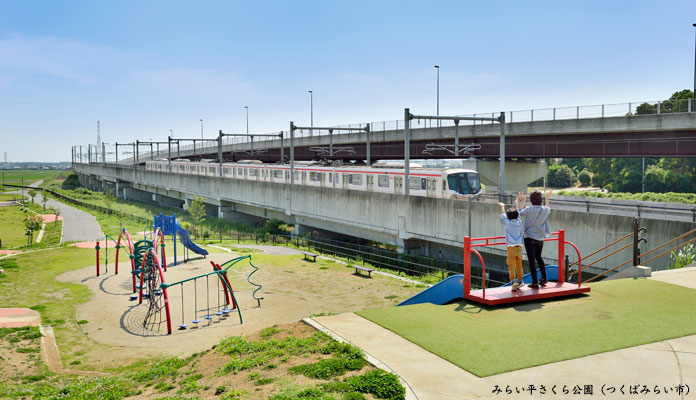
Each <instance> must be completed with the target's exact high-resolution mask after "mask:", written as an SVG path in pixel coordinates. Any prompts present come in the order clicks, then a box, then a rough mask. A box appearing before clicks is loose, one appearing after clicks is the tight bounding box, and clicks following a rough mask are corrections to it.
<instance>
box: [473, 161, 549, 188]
mask: <svg viewBox="0 0 696 400" xmlns="http://www.w3.org/2000/svg"><path fill="white" fill-rule="evenodd" d="M463 164H464V168H468V169H473V170H476V171H478V173H479V177H480V179H481V183H483V184H484V185H486V190H493V191H497V190H498V185H499V179H500V163H499V162H498V161H481V160H466V161H464V162H463ZM546 170H547V167H546V162H545V161H538V162H514V161H508V162H507V166H506V168H505V190H506V191H507V192H513V193H514V192H523V193H526V192H527V185H529V184H530V183H532V182H534V181H535V180H537V179H539V178H542V177H544V176H546Z"/></svg>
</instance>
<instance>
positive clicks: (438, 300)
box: [397, 274, 464, 306]
mask: <svg viewBox="0 0 696 400" xmlns="http://www.w3.org/2000/svg"><path fill="white" fill-rule="evenodd" d="M463 281H464V275H462V274H459V275H452V276H450V277H448V278H445V279H444V280H442V281H440V282H438V283H437V284H436V285H433V286H431V287H429V288H427V289H425V290H424V291H422V292H420V293H418V294H416V295H414V296H413V297H411V298H410V299H407V300H404V301H403V302H401V303H399V304H397V306H409V305H412V304H420V303H433V304H437V305H443V304H446V303H448V302H450V301H452V300H454V299H459V298H461V297H462V295H463V294H464V283H463Z"/></svg>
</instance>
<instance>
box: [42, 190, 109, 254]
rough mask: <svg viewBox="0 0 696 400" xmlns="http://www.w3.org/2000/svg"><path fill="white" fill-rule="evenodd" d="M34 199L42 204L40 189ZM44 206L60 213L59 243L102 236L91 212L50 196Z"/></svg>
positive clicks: (82, 240)
mask: <svg viewBox="0 0 696 400" xmlns="http://www.w3.org/2000/svg"><path fill="white" fill-rule="evenodd" d="M41 182H43V181H37V182H34V183H32V184H31V185H30V186H32V187H38V186H39V185H40V184H41ZM34 201H35V203H37V204H42V203H41V202H42V201H43V196H42V195H41V192H40V191H38V194H37V195H36V198H35V199H34ZM46 207H53V208H55V209H58V210H60V215H61V217H63V239H62V240H61V243H64V242H76V241H77V242H84V241H89V240H97V239H99V238H101V237H102V236H104V234H103V233H102V230H101V227H100V226H99V223H98V222H97V219H96V218H94V216H93V215H92V214H89V213H86V212H84V211H82V210H78V209H77V208H75V207H72V206H69V205H67V204H65V203H61V202H59V201H56V200H53V199H50V198H49V199H48V201H46Z"/></svg>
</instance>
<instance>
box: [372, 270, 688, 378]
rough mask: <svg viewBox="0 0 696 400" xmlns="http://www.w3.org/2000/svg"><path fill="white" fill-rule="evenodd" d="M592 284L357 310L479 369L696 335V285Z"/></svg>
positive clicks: (490, 371)
mask: <svg viewBox="0 0 696 400" xmlns="http://www.w3.org/2000/svg"><path fill="white" fill-rule="evenodd" d="M591 287H592V292H590V294H589V295H585V296H580V297H574V298H570V299H565V300H557V301H545V302H529V303H525V304H521V305H512V306H507V307H497V308H489V307H483V306H480V305H477V304H474V303H469V302H464V301H462V302H457V303H452V304H449V305H445V306H436V305H433V304H418V305H413V306H404V307H389V308H382V309H374V310H366V311H360V312H358V314H359V315H361V316H363V317H364V318H367V319H369V320H370V321H373V322H375V323H376V324H378V325H381V326H383V327H385V328H387V329H389V330H391V331H392V332H395V333H397V334H398V335H400V336H402V337H404V338H406V339H408V340H410V341H411V342H413V343H415V344H417V345H419V346H421V347H423V348H424V349H426V350H428V351H430V352H432V353H434V354H436V355H438V356H440V357H442V358H444V359H446V360H448V361H450V362H452V363H454V364H455V365H458V366H460V367H461V368H464V369H465V370H467V371H469V372H471V373H473V374H475V375H477V376H489V375H495V374H500V373H503V372H508V371H514V370H517V369H522V368H528V367H532V366H535V365H543V364H548V363H552V362H557V361H562V360H568V359H573V358H578V357H583V356H587V355H591V354H597V353H602V352H606V351H611V350H617V349H621V348H627V347H633V346H637V345H641V344H646V343H652V342H657V341H661V340H666V339H672V338H676V337H681V336H686V335H693V334H696V313H694V311H693V310H694V309H695V308H696V290H692V289H688V288H684V287H681V286H675V285H671V284H667V283H662V282H657V281H651V280H645V279H639V280H633V279H621V280H615V281H607V282H598V283H595V284H592V285H591ZM513 352H514V354H515V356H514V357H510V354H511V353H513Z"/></svg>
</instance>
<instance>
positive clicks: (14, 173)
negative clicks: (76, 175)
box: [5, 169, 69, 190]
mask: <svg viewBox="0 0 696 400" xmlns="http://www.w3.org/2000/svg"><path fill="white" fill-rule="evenodd" d="M68 173H69V171H56V170H33V169H13V170H6V171H5V183H10V184H13V185H15V184H16V185H19V184H21V183H22V180H23V181H24V184H25V185H26V184H27V183H28V182H32V181H38V180H41V179H53V178H54V177H56V176H58V175H60V174H64V175H65V174H68ZM12 190H17V189H16V188H15V189H12Z"/></svg>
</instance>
